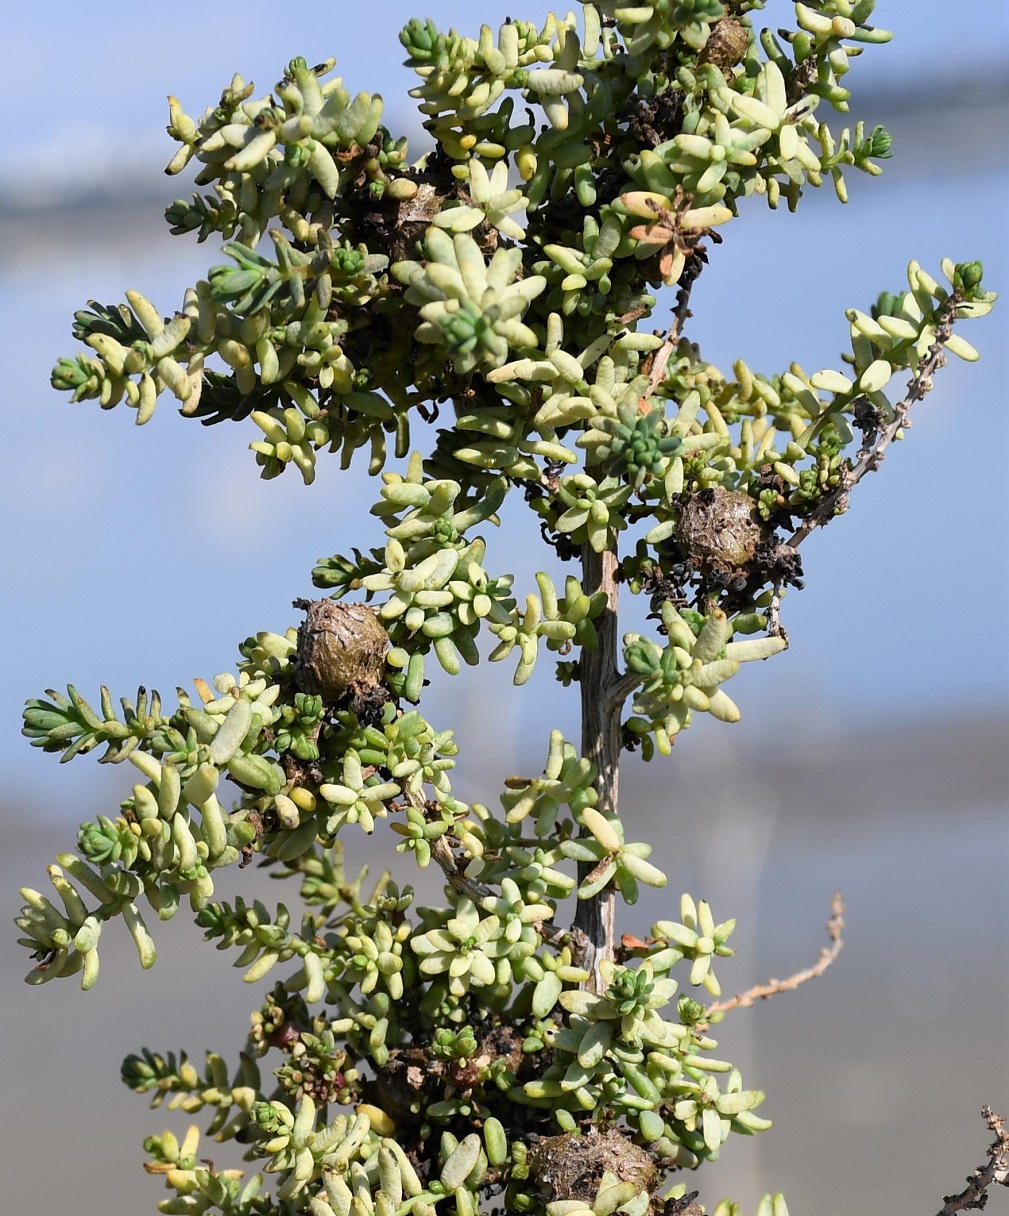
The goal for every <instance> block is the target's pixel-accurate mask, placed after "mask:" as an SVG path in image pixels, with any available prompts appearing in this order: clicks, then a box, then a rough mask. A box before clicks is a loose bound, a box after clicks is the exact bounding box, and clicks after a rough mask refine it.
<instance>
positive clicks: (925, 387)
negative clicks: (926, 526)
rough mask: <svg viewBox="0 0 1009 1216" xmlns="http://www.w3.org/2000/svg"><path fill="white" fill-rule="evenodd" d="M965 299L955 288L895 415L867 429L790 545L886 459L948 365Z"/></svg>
mask: <svg viewBox="0 0 1009 1216" xmlns="http://www.w3.org/2000/svg"><path fill="white" fill-rule="evenodd" d="M962 303H963V297H962V296H961V295H960V293H959V292H957V291H953V292H951V294H950V295H949V297H948V299H947V300H946V302H945V303H944V304H943V307H942V312H941V314H940V316H939V323H938V324H937V325H936V328H935V339H934V341H933V342H932V345H931V346H930V347H929V348H928V350H927V352H926V353H925V356H924V357H923V358H922V359H921V360H919V362H918V366H917V367H916V368H915V370H914V374H913V375H912V377H911V379H910V380H909V381H908V385H907V392H906V393H905V394H904V397H903V398H902V400H901V401H899V402H898V403H897V405H895V406H894V410H893V418H891V419H890V421H889V422H888V423H887V425H886V426H885V427H883V428H882V429H881V430H879V431H878V432H876V433H875V434H874V435H872V434H871V433H870V432H866V437H865V440H864V441H863V443H862V447H861V448H860V449H859V451H858V453H857V455H856V457H855V464H854V465H853V466H852V468H850V469H842V470H841V475H840V478H839V480H838V483H837V485H836V486H835V487H834V489H833V490H831V492H830V493H829V494H825V495H824V496H823V498H821V499H820V501H819V502H818V503H817V504H816V508H815V509H814V510H813V512H812V513H811V514H810V515H808V516H807V517H806V518H805V519H804V520H803V521H802V523H801V524H800V525H799V526H798V528H796V530H795V532H794V533H793V534H792V536H790V537H789V539H788V540H787V541H786V542H785V543H786V544H788V545H789V546H791V548H793V549H797V548H798V547H799V545H801V544H802V542H803V541H804V540H805V539H806V537H807V536H809V534H810V533H811V532H814V531H815V530H816V529H817V528H822V527H823V526H824V524H827V523H829V522H830V521H831V520H832V519H833V518H834V517H835V516H836V515H839V514H841V513H842V512H844V511H845V510H846V509H847V506H848V496H849V495H850V493H851V491H852V489H853V488H854V487H855V486H856V485H858V483H859V482H860V481H861V480H862V478H863V477H864V476H865V475H866V473H869V472H874V471H875V470H876V469H878V468H879V466H880V465H881V464H882V462H883V458H884V455H885V453H886V449H887V448H888V447H889V446H890V444H891V443H892V442H893V441H894V439H896V437H897V433H898V432H899V431H900V430H902V429H905V428H907V427H909V426H910V425H911V423H910V422H909V421H908V414H909V413H910V411H911V406H912V405H914V403H915V402H916V401H921V400H922V399H923V398H924V397H925V394H926V393H928V392H929V391H930V389H931V388H932V377H933V376H934V375H935V373H936V372H937V371H938V370H939V368H941V367H943V366H945V363H946V351H945V349H944V348H945V345H946V343H947V342H948V341H949V337H950V335H951V334H952V332H953V325H954V323H955V321H956V310H957V308H958V307H959V306H960V305H961V304H962Z"/></svg>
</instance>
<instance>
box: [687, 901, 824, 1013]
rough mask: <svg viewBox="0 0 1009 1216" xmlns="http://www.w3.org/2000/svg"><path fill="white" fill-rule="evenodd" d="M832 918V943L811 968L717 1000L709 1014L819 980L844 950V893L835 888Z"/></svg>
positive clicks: (754, 1001) (737, 1006) (755, 985)
mask: <svg viewBox="0 0 1009 1216" xmlns="http://www.w3.org/2000/svg"><path fill="white" fill-rule="evenodd" d="M830 912H831V915H830V920H829V921H827V932H828V934H829V935H830V945H829V946H824V948H823V949H822V950H821V951H820V957H819V959H817V961H816V962H815V963H814V964H813V966H812V967H807V968H806V969H805V971H797V972H796V973H795V975H791V976H789V977H788V979H787V980H775V979H771V980H768V981H767V983H766V984H754V986H753V987H752V988H748V989H747V990H746V992H741V993H739V994H738V995H737V996H734V997H732V998H731V999H730V1000H727V1001H716V1002H715V1003H714V1004H713V1005H711V1006H709V1008H708V1011H707V1016H708V1017H710V1016H711V1014H713V1013H725V1012H726V1011H727V1010H729V1009H748V1008H749V1007H750V1006H751V1005H754V1004H756V1002H757V1001H767V1000H770V998H771V997H772V996H777V995H778V993H779V992H791V990H792V989H793V988H798V987H799V985H800V984H804V983H805V982H806V981H807V980H813V979H816V977H817V976H818V975H823V973H824V972H825V971H826V970H827V968H828V967H829V966H830V964H831V963H832V962H833V961H834V959H836V958H837V956H838V955H839V954H840V953H841V948H842V947H843V946H844V941H843V939H842V938H841V933H842V931H843V930H844V902H843V900H842V899H841V892H840V891H835V892H834V898H833V899H832V900H831V902H830Z"/></svg>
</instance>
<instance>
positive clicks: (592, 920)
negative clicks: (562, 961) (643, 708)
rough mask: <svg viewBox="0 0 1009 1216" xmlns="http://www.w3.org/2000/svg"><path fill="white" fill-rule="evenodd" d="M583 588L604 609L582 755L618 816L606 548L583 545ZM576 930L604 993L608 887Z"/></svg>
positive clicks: (611, 915)
mask: <svg viewBox="0 0 1009 1216" xmlns="http://www.w3.org/2000/svg"><path fill="white" fill-rule="evenodd" d="M581 556H582V588H583V590H584V591H585V593H586V594H587V595H595V594H596V593H597V592H599V591H602V592H605V594H606V607H605V608H604V610H603V611H602V613H601V614H600V615H599V616H598V617H597V618H596V620H595V627H596V635H597V638H598V643H597V646H596V649H595V650H589V649H587V648H586V649H584V650H583V651H582V653H581V656H580V658H579V663H578V672H579V675H578V683H579V688H580V690H581V710H582V755H583V756H585V757H586V759H588V760H591V761H592V763H593V764H594V765H595V766H596V769H597V774H598V775H597V776H596V781H595V786H596V790H597V792H598V794H599V801H598V804H597V808H598V810H599V811H601V812H602V813H603V814H604V815H607V814H613V815H615V814H616V812H617V806H618V783H619V776H620V742H621V736H620V710H621V705H622V698H619V697H617V696H615V695H614V693H615V690H616V687H617V685H618V683H619V682H620V674H619V672H618V670H617V581H616V571H617V555H616V553H615V552H614V551H613V550H610V549H607V550H606V551H604V552H603V553H597V552H596V551H595V550H594V549H593V548H592V547H591V545H589V544H585V545H583V546H582V555H581ZM592 868H593V867H592V863H591V862H579V865H578V881H579V883H580V882H581V881H582V880H583V879H584V878H585V876H586V875H587V874H588V873H589V871H590V870H591V869H592ZM574 928H575V929H577V930H580V931H581V933H582V934H584V942H585V945H586V963H585V965H586V966H587V967H588V968H589V970H590V971H591V979H590V981H589V984H590V987H591V988H592V989H593V990H594V991H596V992H601V991H602V988H603V981H602V977H601V975H600V971H599V965H600V963H601V962H602V961H603V960H604V959H609V960H611V961H612V959H613V957H614V950H615V944H616V933H615V897H614V894H613V892H612V891H611V890H610V889H604V890H603V891H601V892H600V893H599V894H598V895H594V896H592V897H591V898H590V899H583V900H579V901H578V910H577V912H576V913H575V921H574Z"/></svg>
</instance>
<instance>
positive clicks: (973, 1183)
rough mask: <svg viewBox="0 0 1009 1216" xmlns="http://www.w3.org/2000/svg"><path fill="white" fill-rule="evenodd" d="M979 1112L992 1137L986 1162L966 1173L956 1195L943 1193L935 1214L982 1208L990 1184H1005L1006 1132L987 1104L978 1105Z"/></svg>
mask: <svg viewBox="0 0 1009 1216" xmlns="http://www.w3.org/2000/svg"><path fill="white" fill-rule="evenodd" d="M981 1114H982V1116H983V1117H984V1119H985V1122H986V1123H987V1124H988V1127H989V1129H990V1130H991V1131H992V1132H993V1133H994V1134H995V1139H994V1140H993V1141H992V1143H991V1145H990V1146H989V1148H988V1163H987V1164H986V1165H979V1166H978V1167H977V1169H976V1170H975V1171H974V1173H973V1174H970V1175H968V1177H967V1186H966V1187H965V1188H964V1190H962V1191H961V1192H960V1194H959V1195H944V1196H943V1205H942V1207H941V1208H940V1209H939V1212H938V1216H953V1213H954V1212H962V1211H965V1210H966V1209H968V1208H975V1209H980V1208H983V1207H984V1205H985V1202H986V1201H987V1199H988V1188H989V1187H990V1186H1009V1132H1007V1131H1006V1125H1005V1124H1006V1121H1005V1117H1004V1116H1003V1115H996V1114H995V1112H994V1111H993V1110H992V1108H991V1107H990V1106H982V1107H981Z"/></svg>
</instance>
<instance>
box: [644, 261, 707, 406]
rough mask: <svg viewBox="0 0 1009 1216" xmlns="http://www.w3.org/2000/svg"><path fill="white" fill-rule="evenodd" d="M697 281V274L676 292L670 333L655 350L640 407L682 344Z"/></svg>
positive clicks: (653, 390) (659, 380)
mask: <svg viewBox="0 0 1009 1216" xmlns="http://www.w3.org/2000/svg"><path fill="white" fill-rule="evenodd" d="M696 281H697V275H696V274H695V275H694V276H693V277H692V278H690V279H689V281H688V282H686V283H684V284H683V286H682V287H681V288H680V289H679V291H678V292H677V293H676V307H675V308H674V309H673V320H672V322H671V324H670V326H669V333H667V334H666V337H665V341H664V342H663V343H662V345H661V346H660V347H659V349H658V350H657V351H656V352H655V354H654V357H653V358H652V360H651V362H650V364H649V365H648V384H647V386H646V388H645V391H644V392H643V393H642V394H641V400H640V401H639V402H638V407H639V408H640V407H641V404H642V403H643V402H645V401H647V400H648V398H649V397H650V396H651V395H652V393H654V392H655V390H656V389H657V388H658V387H659V384H660V383H661V381H662V377H663V376H664V375H665V372H666V364H667V363H668V362H669V360H670V358H671V357H672V354H673V352H674V351H675V350H676V348H677V347H678V346H679V344H680V334H681V332H682V330H683V326H684V324H685V323H686V321H687V318H688V317H689V316H691V315H692V314H691V312H690V292H691V290H692V289H693V286H694V283H695V282H696ZM645 412H647V411H644V410H642V413H645Z"/></svg>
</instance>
